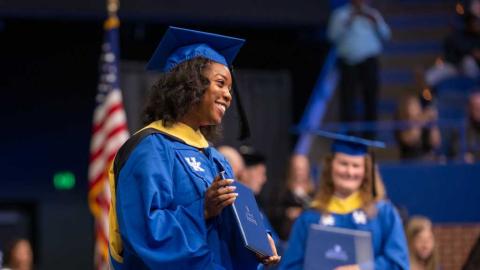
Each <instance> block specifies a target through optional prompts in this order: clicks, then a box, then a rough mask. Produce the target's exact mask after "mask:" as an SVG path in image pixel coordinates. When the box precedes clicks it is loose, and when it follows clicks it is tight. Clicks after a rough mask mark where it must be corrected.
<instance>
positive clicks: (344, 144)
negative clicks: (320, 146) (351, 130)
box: [315, 130, 385, 156]
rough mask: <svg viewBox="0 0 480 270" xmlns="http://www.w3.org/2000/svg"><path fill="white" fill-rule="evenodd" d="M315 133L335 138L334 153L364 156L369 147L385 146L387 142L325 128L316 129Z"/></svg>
mask: <svg viewBox="0 0 480 270" xmlns="http://www.w3.org/2000/svg"><path fill="white" fill-rule="evenodd" d="M315 134H317V135H319V136H322V137H325V138H329V139H332V140H333V143H332V148H331V149H332V152H333V153H344V154H347V155H352V156H364V155H366V154H367V152H368V147H377V148H385V143H384V142H381V141H372V140H367V139H363V138H360V137H355V136H350V135H345V134H340V133H334V132H329V131H324V130H317V131H315Z"/></svg>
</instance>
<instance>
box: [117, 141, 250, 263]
mask: <svg viewBox="0 0 480 270" xmlns="http://www.w3.org/2000/svg"><path fill="white" fill-rule="evenodd" d="M203 151H204V153H202V152H201V151H200V150H199V149H197V148H195V147H193V146H190V145H188V144H185V143H184V142H182V141H180V140H177V139H175V138H173V137H170V136H168V135H165V134H159V133H157V134H152V135H149V136H147V137H146V138H144V139H143V140H142V141H141V142H140V143H139V144H138V145H137V146H136V148H135V149H134V150H133V152H132V153H131V154H130V156H129V158H128V160H127V161H126V163H125V165H124V166H123V168H122V169H121V171H120V174H119V177H118V180H117V182H118V183H117V190H116V208H115V209H116V212H117V221H118V227H119V231H120V235H121V240H122V242H123V254H122V255H123V256H122V257H123V263H120V262H119V261H117V260H115V259H114V258H113V257H111V262H112V265H113V266H114V269H116V270H123V269H134V270H142V269H162V270H166V269H176V270H179V269H227V270H230V269H242V270H248V269H256V268H257V266H258V260H257V259H256V257H255V256H254V254H253V253H252V252H250V251H249V250H247V249H246V248H245V247H244V246H243V242H242V240H241V238H240V233H239V232H237V231H236V226H235V224H234V222H235V220H234V219H233V216H232V215H231V211H228V210H229V209H228V208H226V209H224V210H223V211H222V214H221V215H219V216H217V217H216V218H212V219H211V220H209V221H208V222H206V221H205V220H204V213H203V211H204V193H205V191H206V190H207V188H208V187H209V186H210V184H211V183H212V181H213V179H214V177H215V176H216V175H218V173H219V168H217V166H216V164H215V160H217V161H219V162H220V163H221V164H222V166H223V167H224V169H225V170H226V173H227V178H233V173H232V170H231V167H230V165H229V164H228V162H227V161H226V160H225V158H224V157H223V156H222V155H221V154H219V153H218V152H217V151H216V150H215V149H214V148H211V147H207V148H204V149H203Z"/></svg>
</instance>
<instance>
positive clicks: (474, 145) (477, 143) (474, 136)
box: [464, 90, 480, 163]
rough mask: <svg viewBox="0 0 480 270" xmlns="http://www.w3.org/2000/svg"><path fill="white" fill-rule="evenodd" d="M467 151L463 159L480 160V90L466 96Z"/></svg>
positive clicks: (471, 161)
mask: <svg viewBox="0 0 480 270" xmlns="http://www.w3.org/2000/svg"><path fill="white" fill-rule="evenodd" d="M466 137H467V142H466V143H467V151H466V154H465V157H464V159H465V161H466V162H469V163H473V162H475V161H479V160H480V91H479V90H477V91H475V92H473V93H472V94H470V96H469V98H468V123H467V132H466Z"/></svg>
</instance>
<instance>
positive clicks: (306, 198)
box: [277, 155, 314, 240]
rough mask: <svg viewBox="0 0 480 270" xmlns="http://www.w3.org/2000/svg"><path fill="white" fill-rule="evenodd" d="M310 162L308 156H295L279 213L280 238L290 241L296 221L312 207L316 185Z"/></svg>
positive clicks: (291, 159)
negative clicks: (304, 211)
mask: <svg viewBox="0 0 480 270" xmlns="http://www.w3.org/2000/svg"><path fill="white" fill-rule="evenodd" d="M310 172H311V171H310V161H309V160H308V157H307V156H304V155H293V156H292V157H291V158H290V164H289V169H288V175H287V186H286V191H285V193H284V194H283V195H282V201H281V203H280V207H279V209H278V211H277V220H278V221H277V223H278V224H279V226H278V228H279V232H280V237H281V238H282V239H284V240H287V239H288V235H289V234H290V229H291V227H292V224H293V222H294V221H295V219H296V218H297V217H298V216H299V215H300V213H302V211H303V210H304V209H306V208H308V207H309V206H310V202H311V200H312V194H313V191H314V184H313V180H312V176H311V173H310Z"/></svg>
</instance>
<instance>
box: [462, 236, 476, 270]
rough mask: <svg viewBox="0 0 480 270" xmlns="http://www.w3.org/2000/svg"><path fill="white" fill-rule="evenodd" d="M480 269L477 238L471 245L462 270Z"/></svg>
mask: <svg viewBox="0 0 480 270" xmlns="http://www.w3.org/2000/svg"><path fill="white" fill-rule="evenodd" d="M478 269H480V236H479V237H478V238H477V242H475V245H473V247H472V249H471V250H470V254H469V255H468V258H467V261H466V262H465V265H464V266H463V268H462V270H478Z"/></svg>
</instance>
